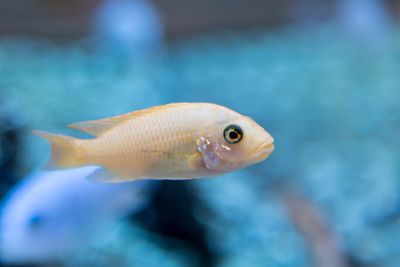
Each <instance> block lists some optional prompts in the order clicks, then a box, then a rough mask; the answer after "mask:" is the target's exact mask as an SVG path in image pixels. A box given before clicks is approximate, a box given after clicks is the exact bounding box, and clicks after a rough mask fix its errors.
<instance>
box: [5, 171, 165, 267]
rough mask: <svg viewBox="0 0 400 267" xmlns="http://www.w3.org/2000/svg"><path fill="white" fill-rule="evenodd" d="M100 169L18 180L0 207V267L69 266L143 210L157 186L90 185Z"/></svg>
mask: <svg viewBox="0 0 400 267" xmlns="http://www.w3.org/2000/svg"><path fill="white" fill-rule="evenodd" d="M98 168H99V167H98V166H86V167H80V168H74V169H67V170H57V171H35V172H33V173H32V174H29V175H28V176H27V177H24V178H22V179H21V181H20V182H19V183H17V184H16V185H15V187H14V188H12V189H11V190H10V191H9V193H8V195H7V196H6V197H5V198H4V200H3V201H2V202H1V203H0V225H1V227H0V265H1V263H7V264H21V266H22V264H27V263H49V262H53V261H57V262H64V261H67V260H68V259H69V258H71V257H74V256H75V255H76V254H77V253H79V252H80V251H81V250H83V249H86V248H89V247H90V246H91V245H92V243H93V242H96V240H97V239H98V237H99V235H101V234H102V233H103V232H106V231H108V230H109V228H110V227H112V226H113V225H118V224H119V223H120V222H121V220H122V219H124V218H126V217H127V216H130V215H132V214H137V213H138V212H141V211H142V210H143V209H144V208H146V207H147V205H148V204H149V202H150V198H151V196H152V194H151V192H152V191H153V190H154V189H155V188H156V187H157V186H158V185H157V183H155V182H152V181H136V182H132V183H127V184H111V185H109V184H102V183H92V182H90V181H88V180H87V179H86V176H88V175H90V174H91V173H93V172H95V171H96V170H97V169H98ZM24 266H25V265H24Z"/></svg>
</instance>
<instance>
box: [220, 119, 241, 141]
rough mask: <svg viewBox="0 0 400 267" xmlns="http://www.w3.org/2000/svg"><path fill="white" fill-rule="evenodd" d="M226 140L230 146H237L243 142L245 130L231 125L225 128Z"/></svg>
mask: <svg viewBox="0 0 400 267" xmlns="http://www.w3.org/2000/svg"><path fill="white" fill-rule="evenodd" d="M224 138H225V140H226V142H228V143H229V144H237V143H239V142H240V141H242V138H243V130H242V128H240V127H239V126H237V125H234V124H231V125H229V126H227V127H226V128H225V130H224Z"/></svg>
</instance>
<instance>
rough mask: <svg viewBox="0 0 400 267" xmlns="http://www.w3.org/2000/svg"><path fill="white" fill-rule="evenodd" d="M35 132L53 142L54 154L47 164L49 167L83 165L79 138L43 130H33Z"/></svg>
mask: <svg viewBox="0 0 400 267" xmlns="http://www.w3.org/2000/svg"><path fill="white" fill-rule="evenodd" d="M33 134H36V135H38V136H40V137H42V138H44V139H46V140H47V141H49V143H50V144H51V149H52V155H51V159H50V161H49V163H48V164H47V168H48V169H54V168H72V167H77V166H81V165H83V162H82V159H81V156H80V153H79V149H78V147H77V142H78V141H79V139H76V138H73V137H69V136H64V135H59V134H52V133H48V132H43V131H33Z"/></svg>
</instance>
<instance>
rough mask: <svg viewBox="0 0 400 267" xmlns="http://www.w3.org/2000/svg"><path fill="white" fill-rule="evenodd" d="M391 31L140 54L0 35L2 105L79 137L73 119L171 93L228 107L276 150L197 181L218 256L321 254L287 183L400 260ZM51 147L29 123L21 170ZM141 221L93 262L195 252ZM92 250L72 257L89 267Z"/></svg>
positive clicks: (261, 38) (356, 235)
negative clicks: (166, 243) (312, 246)
mask: <svg viewBox="0 0 400 267" xmlns="http://www.w3.org/2000/svg"><path fill="white" fill-rule="evenodd" d="M387 38H388V39H387V40H386V41H387V42H382V43H380V44H373V45H367V44H365V42H363V41H362V40H357V39H353V38H351V37H350V36H348V35H346V34H344V33H342V32H340V31H339V30H337V29H335V28H334V27H330V26H323V27H319V28H310V29H304V28H301V29H297V28H287V29H278V30H275V31H272V32H263V31H262V30H259V31H255V32H251V33H243V34H228V33H225V34H220V35H213V36H208V37H207V36H205V37H202V38H198V39H194V40H191V41H187V42H185V43H179V44H174V45H172V46H171V47H170V49H168V51H166V52H165V54H163V55H160V56H159V58H155V57H154V58H147V59H146V58H140V59H139V58H138V59H137V60H135V59H133V60H127V59H124V58H121V57H117V58H116V57H113V55H112V54H102V53H99V52H94V51H92V50H90V49H88V47H87V45H86V44H84V43H80V44H70V45H66V46H57V45H54V44H51V43H48V42H44V41H41V40H27V39H20V40H18V39H2V40H0V92H1V95H0V97H1V98H2V99H3V100H2V102H3V103H4V107H3V108H2V109H5V110H7V112H8V113H11V114H13V117H15V118H17V119H18V120H19V122H20V124H22V125H24V126H25V127H26V129H46V130H50V131H55V132H60V133H66V134H74V135H77V133H76V132H74V131H72V130H70V129H67V128H66V127H65V125H67V124H69V123H71V122H76V121H81V120H88V119H94V118H100V117H106V116H111V115H116V114H119V113H123V112H129V111H132V110H137V109H141V108H145V107H149V106H153V105H158V104H162V103H169V102H181V101H207V102H214V103H218V104H222V105H226V106H229V107H230V108H232V109H234V110H237V111H239V112H241V113H243V114H246V115H249V116H251V117H252V118H254V119H255V120H256V121H257V122H259V123H260V124H261V125H263V126H264V127H265V128H266V129H267V130H268V131H269V132H270V133H271V134H272V135H273V136H274V137H275V139H276V150H275V152H274V153H273V155H272V156H271V158H270V159H268V160H267V161H266V162H264V163H262V164H259V165H257V166H254V167H251V168H248V169H246V170H242V171H239V172H235V173H232V174H228V175H225V176H224V177H220V178H216V179H207V180H199V181H193V182H191V183H190V184H191V186H193V187H194V188H196V190H197V191H198V193H199V198H200V199H201V200H202V201H203V202H204V203H205V205H206V206H207V207H208V209H210V210H211V212H212V214H214V215H215V216H209V215H207V214H204V212H202V210H201V209H200V210H197V211H195V214H196V216H197V217H198V218H199V220H200V221H203V222H204V223H205V225H206V226H207V228H208V229H209V237H208V238H209V242H210V244H212V248H213V249H214V250H216V251H218V253H219V254H220V255H221V257H222V260H221V264H220V265H221V266H230V267H231V266H309V265H310V264H311V259H310V256H309V255H310V254H309V244H308V241H307V238H304V236H303V235H302V234H301V233H300V232H299V231H298V230H297V229H296V227H295V225H294V224H293V221H292V220H291V217H290V216H288V213H287V211H286V209H285V205H284V204H283V203H282V201H281V199H280V197H279V194H278V193H277V192H279V191H278V188H279V187H278V186H277V184H279V185H281V184H286V185H289V186H290V187H291V188H295V190H297V191H298V192H299V193H300V194H303V195H305V196H307V198H308V199H309V200H310V201H312V202H314V203H316V205H318V207H319V209H320V210H321V211H322V214H323V216H324V218H325V220H326V222H327V224H328V225H329V227H330V228H331V229H332V232H334V233H335V234H337V236H338V239H339V240H340V243H341V244H342V247H343V250H346V251H347V254H350V255H352V256H353V257H355V258H357V259H358V260H359V261H365V262H368V263H379V264H380V266H398V264H400V256H399V255H400V253H399V252H400V244H399V241H398V240H400V236H399V234H400V232H399V231H398V230H397V229H398V227H399V226H400V225H399V220H398V219H393V220H389V222H388V223H385V224H381V223H376V221H381V220H384V219H385V216H386V215H387V214H390V213H391V212H392V211H393V210H394V211H396V209H400V207H399V205H400V203H399V199H400V198H399V196H400V192H399V182H400V180H399V174H400V173H399V171H400V170H399V167H398V162H400V161H399V160H400V153H399V151H400V150H399V139H398V133H399V130H400V128H399V125H400V110H399V104H398V100H399V97H400V91H399V89H398V85H399V84H400V76H399V73H400V63H399V59H400V46H399V44H400V39H399V37H398V34H397V33H394V34H393V35H391V36H388V37H387ZM1 98H0V99H1ZM47 149H48V148H47V145H46V143H44V142H42V141H41V140H39V139H38V138H37V137H34V136H32V135H30V134H29V132H28V131H27V132H26V134H25V135H24V136H23V145H22V151H23V156H22V157H23V160H22V162H23V165H22V166H21V168H20V170H19V172H20V173H19V175H20V176H21V177H22V176H23V175H24V174H26V173H28V172H29V171H30V170H32V169H35V168H38V166H40V165H41V164H43V162H45V160H46V158H47V156H48V155H47V152H46V153H45V152H44V151H47ZM130 227H133V228H134V229H130ZM135 227H137V226H129V227H128V230H127V231H132V232H130V233H132V234H129V235H128V234H122V235H120V236H119V237H118V235H117V238H116V239H115V240H114V239H113V242H112V244H113V245H112V246H110V247H109V249H108V251H114V252H113V253H111V252H110V253H111V254H112V255H113V256H112V257H107V254H106V255H103V256H102V257H100V258H101V259H99V257H92V258H90V259H91V260H92V261H94V262H96V261H98V262H96V263H93V262H89V263H86V264H89V265H88V266H90V264H92V265H91V266H93V264H96V266H108V265H107V264H108V261H107V260H110V258H112V259H113V260H115V257H117V258H118V259H120V260H121V262H124V263H125V264H126V266H136V265H141V262H143V260H146V265H145V266H159V265H158V262H159V260H160V258H162V259H167V260H166V262H168V263H170V264H171V265H170V266H186V265H185V260H187V258H188V257H187V256H182V257H181V258H183V259H181V258H180V256H176V255H175V254H171V253H170V252H165V251H163V250H162V249H161V248H159V247H157V246H155V245H154V244H152V242H151V240H152V239H153V238H154V237H152V236H151V235H150V236H148V234H147V233H143V232H142V230H137V229H136V228H135ZM123 229H124V231H125V230H126V229H125V228H123ZM135 229H136V230H135ZM144 239H145V240H150V241H143V240H144ZM137 244H140V246H143V247H144V250H145V251H146V252H144V251H143V249H142V250H141V249H134V248H135V247H136V246H137ZM103 249H104V248H103ZM124 250H126V253H124ZM96 251H97V250H92V251H91V252H88V253H95V252H96ZM100 251H101V250H100ZM116 251H118V253H117V252H116ZM147 251H152V253H151V254H150V255H151V256H146V255H145V254H147ZM168 253H169V254H168ZM189 258H190V257H189ZM85 259H86V260H87V259H88V258H87V257H77V259H75V260H74V261H72V262H73V263H71V264H73V265H76V266H83V265H79V264H83V263H82V261H85ZM189 261H190V260H189ZM77 262H79V263H77ZM102 264H103V265H102ZM121 266H125V265H121Z"/></svg>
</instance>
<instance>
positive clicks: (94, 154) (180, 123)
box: [34, 103, 274, 182]
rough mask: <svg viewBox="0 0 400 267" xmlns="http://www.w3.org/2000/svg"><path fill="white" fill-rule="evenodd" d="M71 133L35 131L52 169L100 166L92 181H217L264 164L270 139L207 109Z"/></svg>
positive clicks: (157, 112)
mask: <svg viewBox="0 0 400 267" xmlns="http://www.w3.org/2000/svg"><path fill="white" fill-rule="evenodd" d="M69 127H71V128H74V129H78V130H81V131H83V132H86V133H89V134H91V135H94V136H96V137H97V138H93V139H76V138H72V137H69V136H63V135H57V134H51V133H47V132H42V131H34V133H35V134H37V135H39V136H41V137H43V138H45V139H47V140H48V141H49V142H50V143H51V145H52V159H51V160H50V162H49V164H50V166H53V167H57V168H72V167H78V166H82V165H99V166H102V167H103V168H101V169H100V171H98V172H96V173H94V174H93V176H92V177H90V179H92V180H95V181H102V182H124V181H129V180H135V179H146V178H147V179H148V178H154V179H163V178H164V179H190V178H202V177H209V176H215V175H220V174H223V173H226V172H230V171H234V170H237V169H240V168H244V167H246V166H248V165H251V164H254V163H257V162H260V161H263V160H265V159H266V158H267V157H268V156H269V155H270V154H271V153H272V151H273V150H274V139H273V138H272V137H271V135H270V134H269V133H267V132H266V131H265V130H264V129H263V128H262V127H261V126H260V125H258V124H257V123H256V122H255V121H253V120H252V119H251V118H249V117H246V116H243V115H241V114H239V113H237V112H235V111H233V110H230V109H228V108H226V107H223V106H219V105H215V104H210V103H174V104H168V105H162V106H156V107H152V108H148V109H144V110H139V111H135V112H131V113H127V114H123V115H120V116H116V117H110V118H105V119H101V120H94V121H86V122H79V123H75V124H71V125H69Z"/></svg>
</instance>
